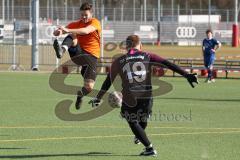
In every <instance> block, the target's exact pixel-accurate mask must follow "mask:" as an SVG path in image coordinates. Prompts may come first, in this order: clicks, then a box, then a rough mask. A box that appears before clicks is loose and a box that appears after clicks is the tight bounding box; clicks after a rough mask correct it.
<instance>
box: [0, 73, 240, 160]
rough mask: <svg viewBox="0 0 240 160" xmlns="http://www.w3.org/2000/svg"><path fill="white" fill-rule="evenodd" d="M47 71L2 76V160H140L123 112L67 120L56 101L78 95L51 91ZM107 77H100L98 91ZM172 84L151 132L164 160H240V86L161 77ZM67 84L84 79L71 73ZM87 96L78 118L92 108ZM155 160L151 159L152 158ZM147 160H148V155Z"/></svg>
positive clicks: (155, 114) (155, 110) (155, 108)
mask: <svg viewBox="0 0 240 160" xmlns="http://www.w3.org/2000/svg"><path fill="white" fill-rule="evenodd" d="M49 76H50V74H45V73H30V72H29V73H21V72H20V73H18V72H8V73H7V72H6V73H4V72H2V73H0V91H1V92H0V109H1V110H0V159H41V160H42V159H46V160H49V159H53V160H55V159H68V160H69V159H73V160H76V159H94V160H95V159H99V160H101V159H102V160H108V159H109V160H110V159H114V160H120V159H124V160H127V159H129V160H134V159H142V157H139V156H138V154H139V153H140V152H141V151H142V149H143V148H144V147H143V146H142V145H135V144H133V135H132V133H131V131H130V129H129V128H128V126H127V123H126V122H125V121H124V120H123V119H121V118H120V116H119V109H115V110H113V111H112V112H110V113H108V114H106V115H104V116H101V117H100V118H97V119H93V120H90V121H76V122H73V121H62V120H60V119H58V118H57V117H56V115H55V112H54V110H55V107H56V104H57V103H58V102H59V101H61V100H64V99H71V100H73V101H75V96H72V95H64V94H61V93H58V92H56V91H54V90H52V89H51V88H50V87H49ZM104 78H105V76H98V78H97V83H96V86H95V88H97V89H99V88H100V87H101V84H102V82H103V80H104ZM161 79H162V80H164V81H167V82H169V83H170V84H172V86H173V90H172V91H171V92H169V93H168V94H166V95H162V96H160V97H155V99H154V106H153V117H152V119H151V121H150V122H149V126H148V128H147V134H148V135H149V137H150V139H151V141H152V143H153V145H154V146H155V148H156V150H157V151H158V157H157V158H155V159H162V160H226V159H227V160H237V159H239V157H240V152H239V150H240V127H239V124H240V116H239V113H240V105H239V104H240V99H239V97H240V93H239V88H240V83H239V80H237V79H227V80H226V79H217V81H216V83H214V84H213V83H212V84H206V83H204V82H203V81H204V79H200V84H199V85H198V86H197V87H196V88H194V89H192V88H191V87H190V85H189V84H188V83H187V81H186V80H185V79H183V78H172V77H169V78H166V77H163V78H161ZM66 83H67V84H72V85H76V86H79V85H81V84H82V79H81V78H80V76H79V75H76V74H71V75H69V77H68V78H67V79H66ZM88 100H90V98H85V99H84V103H83V108H82V109H81V110H80V111H75V110H74V106H72V110H71V111H72V112H73V113H75V114H77V113H80V112H86V111H89V110H91V106H90V105H88V104H87V102H88ZM150 158H151V157H150ZM147 159H149V158H147Z"/></svg>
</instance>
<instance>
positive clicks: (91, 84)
mask: <svg viewBox="0 0 240 160" xmlns="http://www.w3.org/2000/svg"><path fill="white" fill-rule="evenodd" d="M84 87H85V88H86V90H87V91H88V92H91V91H92V90H93V87H94V83H85V85H84Z"/></svg>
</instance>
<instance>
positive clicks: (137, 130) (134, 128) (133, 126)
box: [128, 121, 151, 147]
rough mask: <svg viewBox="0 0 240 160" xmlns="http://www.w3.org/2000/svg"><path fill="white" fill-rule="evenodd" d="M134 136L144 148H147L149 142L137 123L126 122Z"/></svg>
mask: <svg viewBox="0 0 240 160" xmlns="http://www.w3.org/2000/svg"><path fill="white" fill-rule="evenodd" d="M128 124H129V126H130V128H131V130H132V132H133V133H134V135H135V136H136V137H137V138H138V139H139V140H140V142H141V143H142V144H143V145H144V146H145V147H149V146H150V144H151V142H150V141H149V139H148V137H147V135H146V133H145V131H144V129H143V128H142V127H141V126H140V124H139V123H138V122H137V121H134V122H128Z"/></svg>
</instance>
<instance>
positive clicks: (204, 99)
mask: <svg viewBox="0 0 240 160" xmlns="http://www.w3.org/2000/svg"><path fill="white" fill-rule="evenodd" d="M156 99H171V100H192V101H210V102H240V99H207V98H183V97H171V98H162V97H159V98H157V97H156Z"/></svg>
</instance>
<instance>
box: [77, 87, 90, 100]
mask: <svg viewBox="0 0 240 160" xmlns="http://www.w3.org/2000/svg"><path fill="white" fill-rule="evenodd" d="M88 93H90V91H89V90H87V89H86V88H85V87H82V89H81V90H80V91H78V93H77V95H78V96H79V97H81V98H82V97H83V96H85V95H87V94H88Z"/></svg>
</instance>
